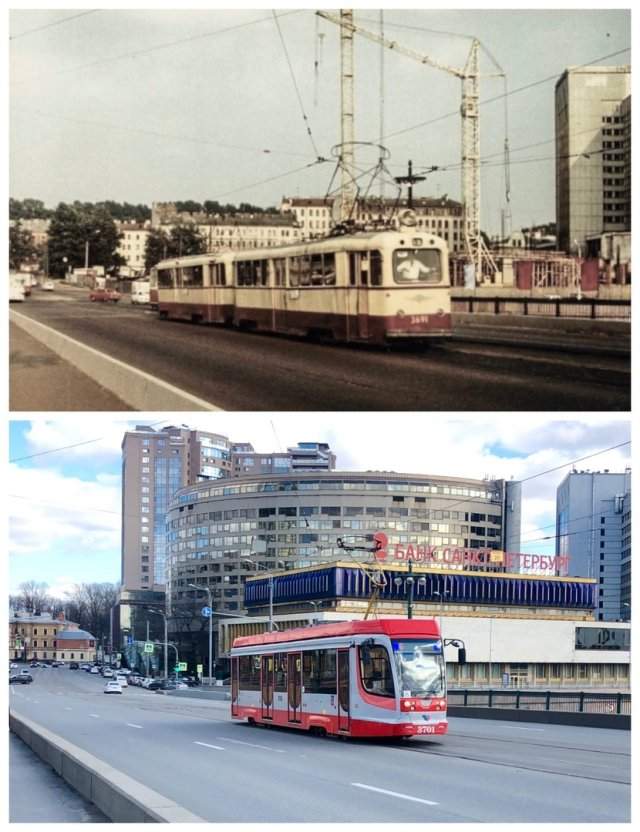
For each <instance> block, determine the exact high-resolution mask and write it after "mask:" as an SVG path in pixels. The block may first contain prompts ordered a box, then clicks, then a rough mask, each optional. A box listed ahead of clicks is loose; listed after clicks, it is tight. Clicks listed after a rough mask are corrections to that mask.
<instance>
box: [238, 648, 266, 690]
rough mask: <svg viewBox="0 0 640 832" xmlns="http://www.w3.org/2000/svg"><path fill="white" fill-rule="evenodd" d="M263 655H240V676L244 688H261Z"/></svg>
mask: <svg viewBox="0 0 640 832" xmlns="http://www.w3.org/2000/svg"><path fill="white" fill-rule="evenodd" d="M260 660H261V656H240V663H239V668H238V676H239V681H240V687H241V688H242V690H260Z"/></svg>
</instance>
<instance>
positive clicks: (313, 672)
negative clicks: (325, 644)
mask: <svg viewBox="0 0 640 832" xmlns="http://www.w3.org/2000/svg"><path fill="white" fill-rule="evenodd" d="M336 679H337V677H336V651H335V650H306V651H305V652H304V653H303V654H302V684H303V685H304V690H305V693H331V694H335V692H336Z"/></svg>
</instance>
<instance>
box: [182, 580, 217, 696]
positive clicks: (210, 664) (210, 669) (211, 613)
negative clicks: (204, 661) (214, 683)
mask: <svg viewBox="0 0 640 832" xmlns="http://www.w3.org/2000/svg"><path fill="white" fill-rule="evenodd" d="M187 586H190V587H192V588H193V589H200V590H202V591H203V592H206V593H207V598H208V599H209V685H211V680H212V679H213V670H212V668H213V662H212V658H213V654H212V645H213V629H212V628H213V596H212V594H211V589H210V588H209V587H208V586H196V585H195V584H187Z"/></svg>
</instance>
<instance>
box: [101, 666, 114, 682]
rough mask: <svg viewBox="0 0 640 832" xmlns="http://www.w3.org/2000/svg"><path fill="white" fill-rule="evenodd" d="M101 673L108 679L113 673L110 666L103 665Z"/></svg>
mask: <svg viewBox="0 0 640 832" xmlns="http://www.w3.org/2000/svg"><path fill="white" fill-rule="evenodd" d="M102 675H103V676H104V678H105V679H108V678H109V679H110V678H111V677H112V676H113V675H114V673H113V670H111V668H110V667H105V669H104V670H103V671H102Z"/></svg>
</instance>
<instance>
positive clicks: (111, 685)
mask: <svg viewBox="0 0 640 832" xmlns="http://www.w3.org/2000/svg"><path fill="white" fill-rule="evenodd" d="M104 693H122V688H121V687H120V685H119V684H118V682H117V681H116V680H115V679H111V680H110V681H109V682H107V684H106V685H105V686H104Z"/></svg>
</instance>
